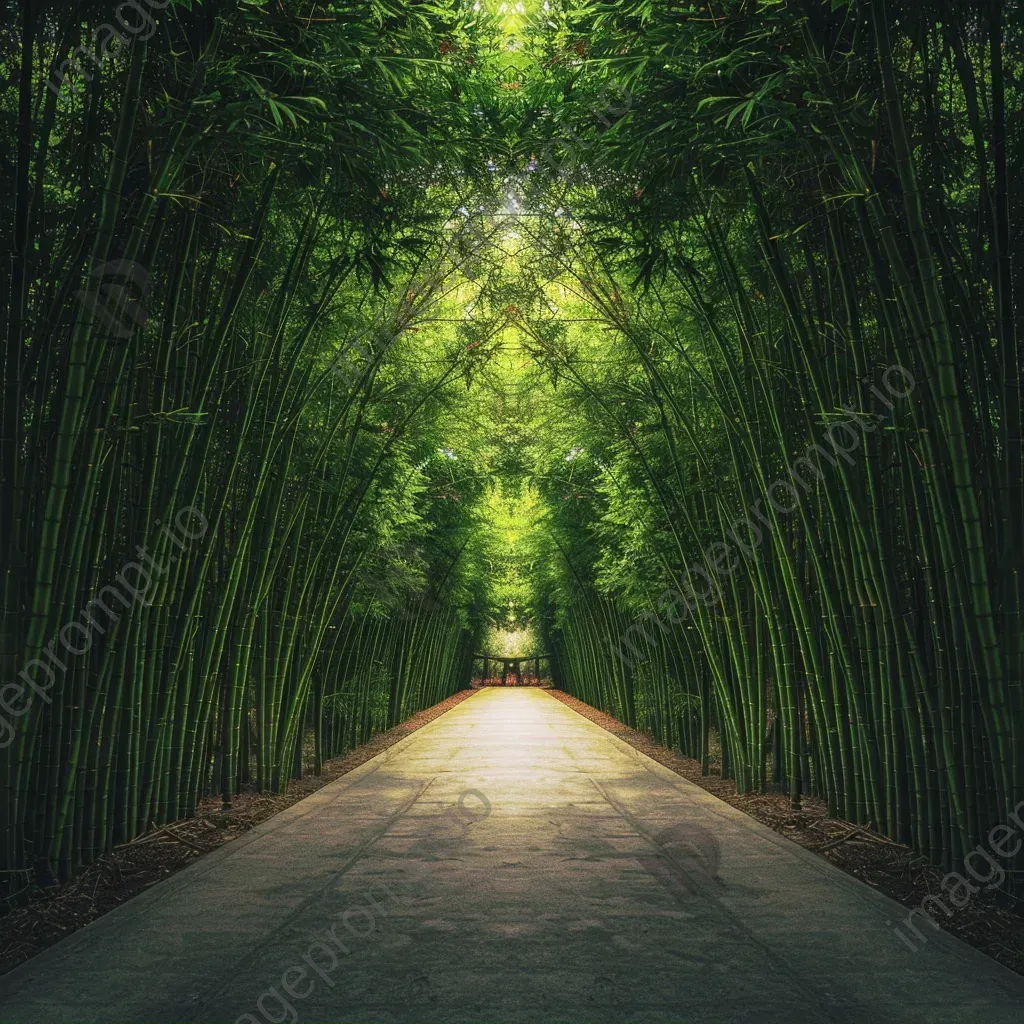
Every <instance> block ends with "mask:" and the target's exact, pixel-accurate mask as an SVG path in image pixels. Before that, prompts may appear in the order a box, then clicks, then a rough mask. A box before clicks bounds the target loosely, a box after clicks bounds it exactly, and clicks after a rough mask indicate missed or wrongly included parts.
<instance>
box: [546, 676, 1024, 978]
mask: <svg viewBox="0 0 1024 1024" xmlns="http://www.w3.org/2000/svg"><path fill="white" fill-rule="evenodd" d="M550 692H551V696H552V697H555V698H556V699H557V700H560V701H561V702H562V703H563V704H566V705H567V706H568V707H570V708H572V709H573V710H574V711H576V712H578V713H579V714H581V715H582V716H583V717H584V718H587V719H589V720H590V721H591V722H593V723H594V724H595V725H599V726H601V728H603V729H606V730H607V731H608V732H610V733H612V734H613V735H614V736H617V737H618V738H619V739H621V740H624V741H625V742H626V743H628V744H629V745H630V746H632V747H634V748H635V749H637V750H639V751H640V752H641V753H643V754H646V755H647V756H648V757H649V758H651V759H652V760H654V761H657V762H658V763H659V764H662V765H664V766H665V767H666V768H668V769H670V770H671V771H674V772H676V774H678V775H681V776H682V777H683V778H684V779H687V780H688V781H689V782H692V783H694V784H695V785H697V786H700V788H701V789H703V790H706V791H707V792H708V793H711V794H712V795H714V796H716V797H718V799H719V800H723V801H724V802H725V803H727V804H729V805H731V806H732V807H735V808H737V810H740V811H743V812H744V813H745V814H749V815H750V816H751V817H752V818H756V819H757V820H758V821H759V822H761V824H763V825H767V826H768V828H770V829H772V830H773V831H775V832H778V833H779V835H782V836H785V837H786V838H787V839H791V840H792V841H793V842H794V843H798V844H799V845H800V846H802V847H804V848H805V849H807V850H811V851H813V852H814V853H817V854H820V855H821V856H822V857H824V858H825V859H826V860H827V861H828V862H829V863H830V864H834V865H835V866H836V867H837V868H839V869H841V870H842V871H845V872H846V873H847V874H850V875H853V876H854V877H855V878H858V879H860V881H862V882H864V883H865V884H867V885H870V886H871V887H872V888H873V889H877V890H878V891H879V892H882V893H884V894H885V895H886V896H888V897H889V898H890V899H893V900H896V902H897V903H902V904H903V905H904V906H905V907H908V908H914V907H917V908H919V907H920V906H921V901H922V900H923V899H924V898H925V897H927V896H929V895H939V894H941V892H942V888H941V882H942V879H943V877H944V876H945V874H946V872H945V871H943V870H942V868H940V867H936V866H935V865H934V864H932V863H930V862H929V861H928V860H926V859H925V858H924V857H921V856H919V855H918V854H917V853H915V852H914V851H913V850H912V849H911V848H910V847H908V846H902V845H900V844H899V843H894V842H893V841H892V840H891V839H888V838H887V837H885V836H882V835H879V834H878V833H877V832H873V831H872V830H871V829H869V828H866V827H865V826H863V825H856V824H854V823H853V822H849V821H842V820H840V819H837V818H830V817H828V815H827V814H826V813H825V805H824V803H823V802H822V801H820V800H816V799H813V798H809V797H804V799H803V801H802V809H801V810H799V811H797V810H794V809H793V808H792V807H790V805H789V798H788V797H787V796H785V795H784V794H782V793H743V794H740V793H737V792H736V783H735V782H734V781H733V780H732V779H723V778H722V777H721V775H720V774H711V775H704V774H702V772H701V766H700V762H699V761H695V760H693V759H692V758H688V757H684V756H683V755H682V754H679V753H677V752H676V751H674V750H670V749H669V748H668V747H663V746H662V745H661V744H660V743H656V742H655V741H654V740H653V739H651V737H650V736H648V735H646V734H645V733H642V732H637V731H636V730H634V729H630V728H629V726H627V725H623V724H622V722H620V721H619V720H618V719H616V718H613V717H612V716H611V715H609V714H606V713H605V712H603V711H598V710H597V708H593V707H591V706H590V705H589V704H584V703H583V702H582V701H580V700H577V699H576V698H575V697H570V696H569V694H567V693H563V692H562V691H561V690H552V691H550ZM714 771H715V769H714V768H712V772H713V773H714ZM937 917H938V923H939V924H940V925H941V927H942V928H943V929H944V930H945V931H948V932H950V933H951V934H952V935H955V936H956V937H957V938H958V939H960V940H961V941H963V942H966V943H967V944H968V945H970V946H973V947H974V948H975V949H979V950H981V951H982V952H983V953H985V954H987V955H988V956H990V957H992V959H993V960H997V961H998V962H999V963H1001V964H1003V966H1004V967H1008V968H1010V970H1011V971H1016V972H1017V973H1018V974H1022V975H1024V904H1022V903H1021V902H1020V901H1014V900H1013V899H1012V897H1009V896H1008V895H1006V894H1005V893H1000V892H999V891H998V890H995V891H993V892H984V891H983V892H979V893H978V894H977V895H975V896H973V897H972V898H971V900H970V902H968V903H967V905H966V906H965V907H963V908H962V909H960V910H954V912H953V916H952V917H951V918H948V919H947V918H944V917H942V916H941V915H937Z"/></svg>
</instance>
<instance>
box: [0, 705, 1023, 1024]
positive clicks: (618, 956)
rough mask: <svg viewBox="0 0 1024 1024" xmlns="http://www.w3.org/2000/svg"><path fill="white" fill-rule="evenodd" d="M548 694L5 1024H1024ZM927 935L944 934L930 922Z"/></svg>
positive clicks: (302, 820) (56, 960) (35, 972)
mask: <svg viewBox="0 0 1024 1024" xmlns="http://www.w3.org/2000/svg"><path fill="white" fill-rule="evenodd" d="M904 916H905V911H901V910H900V908H899V907H897V906H896V904H894V903H891V902H890V901H889V900H887V899H885V898H884V897H882V896H880V895H878V894H877V893H876V892H874V891H873V890H871V889H869V888H868V887H867V886H864V885H861V884H860V883H858V882H856V881H855V880H853V879H851V878H850V877H848V876H847V875H844V874H842V873H841V872H840V871H838V870H836V869H835V868H833V867H832V866H831V865H829V864H827V863H825V861H823V860H822V859H821V858H818V857H815V856H814V855H812V854H810V853H808V852H806V851H804V850H802V849H800V848H799V847H797V846H795V845H793V844H792V843H790V842H788V841H787V840H785V839H783V838H781V837H780V836H778V835H776V834H775V833H774V832H771V831H769V830H768V829H766V828H764V827H763V826H761V825H759V824H758V823H757V822H755V821H753V820H752V819H750V818H748V817H746V815H744V814H742V813H740V812H739V811H737V810H735V809H733V808H731V807H729V806H727V805H726V804H723V803H721V802H720V801H719V800H717V799H716V798H715V797H712V796H711V795H709V794H707V793H705V792H704V791H703V790H701V789H699V788H697V787H696V786H693V785H692V784H690V783H689V782H687V781H685V780H684V779H681V778H679V777H678V776H676V775H674V774H673V773H671V772H670V771H668V770H667V769H666V768H663V767H662V766H661V765H658V764H656V763H655V762H654V761H651V760H650V759H649V758H647V757H645V756H643V755H642V754H640V753H638V752H637V751H635V750H634V749H633V748H632V747H629V746H628V745H626V744H625V743H623V742H621V741H620V740H618V739H616V738H615V737H613V736H611V735H610V734H608V733H606V732H605V731H604V730H603V729H600V728H599V727H598V726H596V725H594V724H592V723H591V722H588V721H586V720H585V719H584V718H582V717H580V716H579V715H577V714H576V713H575V712H574V711H571V710H570V709H569V708H567V707H566V706H565V705H563V704H561V703H559V702H558V701H556V700H554V699H552V698H551V697H550V696H549V695H548V694H546V693H544V692H543V691H540V690H521V689H511V690H483V691H481V692H480V693H479V694H476V695H475V696H473V697H471V698H470V699H469V700H467V701H464V702H463V703H461V704H459V705H458V706H457V707H455V708H454V709H453V710H451V711H449V712H448V713H447V714H445V715H443V716H442V717H440V718H438V719H436V720H435V721H434V722H432V723H431V724H430V725H428V726H426V727H424V728H423V729H421V730H419V731H418V732H416V733H414V734H413V735H412V736H410V737H409V738H408V739H406V740H403V741H402V742H401V743H398V744H396V745H395V746H394V747H392V748H391V749H390V750H388V751H385V752H384V753H383V754H381V755H379V756H378V757H376V758H375V759H374V760H372V761H369V762H367V763H366V764H364V765H362V766H361V767H359V768H357V769H356V770H355V771H353V772H351V773H349V774H348V775H345V776H343V777H342V778H341V779H338V780H337V781H336V782H333V783H331V784H330V785H329V786H326V787H325V788H324V789H322V790H320V791H319V792H318V793H316V794H314V795H313V796H311V797H309V798H308V799H306V800H304V801H302V803H299V804H296V805H295V806H294V807H292V808H290V809H289V810H287V811H284V812H283V813H282V814H279V815H277V816H276V817H275V818H273V819H271V820H270V821H268V822H265V823H264V824H263V825H261V826H260V827H258V828H256V829H254V830H253V831H252V832H250V833H249V834H248V835H246V836H245V837H244V838H242V839H239V840H237V841H235V842H234V843H231V844H229V845H228V846H225V847H223V848H221V849H220V850H218V851H216V852H215V853H213V854H211V855H209V856H207V857H205V858H203V859H202V860H201V861H198V862H197V863H196V864H194V865H192V866H191V867H189V868H187V869H186V870H185V871H182V872H181V873H179V874H177V875H175V876H174V877H172V878H170V879H168V880H167V881H166V882H163V883H161V884H160V885H157V886H154V887H153V888H152V889H150V890H148V891H147V892H146V893H144V894H143V895H141V896H139V897H137V898H136V899H134V900H132V901H131V902H130V903H127V904H125V905H124V906H123V907H121V908H119V909H118V910H115V911H114V912H113V913H111V914H108V915H107V916H106V917H103V918H101V919H100V920H99V921H97V922H96V923H94V924H92V925H89V926H88V927H87V928H85V929H83V930H82V931H80V932H78V933H77V934H76V935H73V936H71V937H70V938H68V939H66V940H65V941H64V942H62V943H60V944H59V945H57V946H55V947H54V948H53V949H51V950H49V951H47V952H45V953H43V954H42V955H40V956H38V957H36V958H35V959H34V960H32V961H30V962H29V963H27V964H25V965H23V966H22V967H20V968H18V969H17V970H16V971H14V972H12V973H11V974H10V975H8V976H6V977H5V978H3V979H0V1019H2V1020H3V1021H18V1022H20V1024H30V1022H36V1021H46V1022H52V1021H88V1022H100V1021H120V1022H130V1021H132V1022H137V1021H147V1022H176V1024H183V1022H191V1021H216V1022H228V1021H239V1022H241V1024H252V1022H253V1021H258V1022H260V1024H283V1022H284V1021H293V1020H296V1019H297V1020H300V1021H317V1022H321V1024H323V1022H332V1024H341V1022H353V1024H354V1022H359V1024H369V1022H379V1024H391V1022H419V1024H422V1022H452V1024H454V1022H465V1024H482V1022H503V1024H512V1022H524V1024H525V1022H530V1024H534V1022H545V1024H555V1022H580V1024H604V1022H609V1024H612V1022H614V1024H626V1022H630V1024H654V1022H659V1024H669V1022H671V1024H711V1022H722V1024H739V1022H746V1021H749V1022H755V1021H756V1022H758V1024H775V1022H783V1021H784V1022H786V1024H793V1022H796V1024H804V1022H823V1021H836V1022H864V1024H881V1022H889V1021H892V1022H899V1024H953V1022H958V1024H982V1022H984V1024H1011V1022H1012V1024H1020V1022H1021V1020H1022V1019H1024V1011H1022V1009H1021V1007H1022V1005H1024V980H1022V979H1020V978H1018V977H1017V976H1016V975H1013V974H1011V973H1010V972H1009V971H1007V970H1005V969H1004V968H1002V967H1000V966H999V965H997V964H996V963H994V962H993V961H991V960H989V959H987V958H986V957H984V956H982V955H981V954H979V953H977V952H975V951H974V950H972V949H970V948H969V947H967V946H965V945H963V944H961V943H959V942H957V941H956V940H954V939H951V938H949V937H948V936H946V935H941V934H939V935H933V933H931V932H930V931H929V936H931V937H929V939H928V941H927V943H926V944H925V945H924V946H923V947H922V948H921V949H920V950H919V951H918V952H916V953H915V952H911V951H910V950H909V949H908V948H907V947H906V946H904V945H902V944H901V943H900V942H899V941H898V940H897V939H896V938H895V937H894V936H893V934H892V932H891V929H890V927H889V925H888V923H887V922H889V921H890V920H893V921H895V920H896V919H897V918H898V917H899V918H902V917H904ZM926 930H927V929H926Z"/></svg>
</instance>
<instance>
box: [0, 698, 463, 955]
mask: <svg viewBox="0 0 1024 1024" xmlns="http://www.w3.org/2000/svg"><path fill="white" fill-rule="evenodd" d="M475 692H476V691H475V690H461V691H460V692H459V693H455V694H453V695H452V696H451V697H449V698H448V699H447V700H443V701H442V702H441V703H440V704H435V705H434V706H433V707H430V708H426V709H425V710H423V711H420V712H418V713H417V714H415V715H413V716H412V717H411V718H407V719H406V720H405V721H404V722H401V723H399V724H398V725H396V726H395V727H394V728H393V729H388V730H387V731H386V732H380V733H378V734H377V735H376V736H374V737H373V738H372V739H371V740H370V741H369V742H368V743H364V744H363V745H362V746H360V747H355V748H353V749H352V750H350V751H348V753H346V754H343V755H342V756H341V757H337V758H334V759H333V760H331V761H327V762H325V763H324V765H323V769H322V771H321V772H320V774H319V775H315V774H313V773H312V772H310V773H309V774H308V775H304V776H303V777H302V778H301V779H293V780H292V781H291V782H290V783H289V784H288V788H287V790H285V792H284V793H276V794H275V793H256V792H244V793H239V794H238V795H237V796H236V797H235V798H234V801H233V805H232V809H231V811H230V812H227V813H222V812H221V810H220V805H221V800H220V797H219V796H211V797H208V798H207V799H205V800H204V801H203V802H202V804H200V807H199V813H198V814H197V815H196V816H195V817H194V818H185V819H183V820H181V821H175V822H171V823H170V824H169V825H164V826H162V827H159V828H153V829H151V830H150V831H148V832H146V833H144V834H143V835H140V836H138V837H137V838H136V839H135V840H134V841H132V842H130V843H126V844H125V845H124V846H121V847H118V848H116V849H115V850H114V851H113V852H111V853H109V854H106V855H105V856H103V857H100V858H99V859H98V860H97V861H95V862H94V863H93V864H90V865H89V866H88V867H86V868H83V869H82V870H81V871H80V872H79V873H78V874H77V875H76V876H75V877H74V878H73V879H72V880H71V881H70V882H67V883H65V884H63V885H55V886H51V887H48V888H46V889H43V890H40V892H39V893H38V894H37V895H36V896H35V897H34V898H32V899H31V900H30V902H29V903H27V904H25V905H24V906H20V907H16V908H15V909H13V910H9V911H7V912H6V913H4V914H3V916H0V974H6V973H7V972H8V971H10V970H13V969H14V968H15V967H17V966H18V964H20V963H23V962H24V961H26V960H28V959H30V958H31V957H33V956H35V955H36V954H37V953H40V952H42V950H44V949H46V948H47V947H48V946H52V945H54V943H57V942H59V941H60V940H61V939H63V938H64V937H65V936H67V935H70V934H71V933H72V932H75V931H77V930H78V929H79V928H82V927H84V926H85V925H87V924H88V923H89V922H90V921H94V920H96V918H98V917H102V916H103V915H104V914H106V913H108V912H109V911H111V910H113V909H114V908H115V907H118V906H120V905H121V904H122V903H124V902H125V901H127V900H130V899H131V898H132V897H133V896H137V895H138V894H139V893H140V892H142V891H143V890H144V889H148V888H149V887H150V886H151V885H154V884H155V883H156V882H161V881H163V880H164V879H165V878H167V877H168V876H169V875H172V874H174V872H176V871H180V870H181V869H182V868H184V867H187V866H188V865H189V864H191V863H193V862H194V861H196V860H198V859H199V858H200V857H202V856H203V855H204V854H206V853H210V852H211V851H212V850H215V849H217V848H218V847H220V846H223V845H224V844H225V843H229V842H231V841H232V840H233V839H237V838H238V837H239V836H241V835H244V834H245V833H246V832H248V831H249V830H250V829H251V828H254V827H255V826H256V825H258V824H260V822H263V821H266V820H267V819H268V818H271V817H273V816H274V815H275V814H277V813H278V812H280V811H283V810H284V809H285V808H286V807H291V806H292V804H296V803H298V802H299V801H300V800H304V799H305V798H306V797H307V796H309V795H310V794H311V793H315V792H316V791H317V790H318V789H321V788H322V787H323V786H326V785H327V784H328V783H329V782H333V781H334V780H335V779H337V778H339V777H340V776H342V775H344V774H345V773H346V772H350V771H352V769H353V768H358V767H359V765H361V764H363V763H365V762H366V761H369V760H370V758H371V757H376V756H377V754H379V753H381V751H384V750H387V748H388V747H390V746H393V745H394V744H395V743H397V742H398V741H399V740H402V739H404V738H405V737H406V736H408V735H409V734H410V733H412V732H415V731H416V730H417V729H420V728H422V727H423V726H424V725H426V724H427V723H428V722H432V721H433V720H434V719H435V718H438V717H440V716H441V715H443V714H444V713H445V712H446V711H450V710H451V709H452V708H453V707H455V705H456V704H459V703H461V702H462V701H464V700H465V699H466V698H467V697H471V696H472V695H473V694H474V693H475Z"/></svg>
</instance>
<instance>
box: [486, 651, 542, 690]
mask: <svg viewBox="0 0 1024 1024" xmlns="http://www.w3.org/2000/svg"><path fill="white" fill-rule="evenodd" d="M474 657H475V659H476V660H477V661H482V662H483V678H484V679H490V678H491V665H492V663H493V664H494V667H495V668H497V667H498V664H499V663H500V664H501V685H502V686H508V685H509V682H508V677H509V676H510V675H512V676H515V680H516V681H515V683H513V684H512V685H513V686H522V685H523V665H524V664H525V665H526V669H527V671H529V668H530V662H531V661H532V662H533V676H534V678H535V679H536V680H537V681H538V683H539V681H540V663H541V662H542V661H548V662H549V667H550V655H548V654H534V655H531V656H530V657H529V658H501V657H498V656H497V655H494V654H477V655H474Z"/></svg>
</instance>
